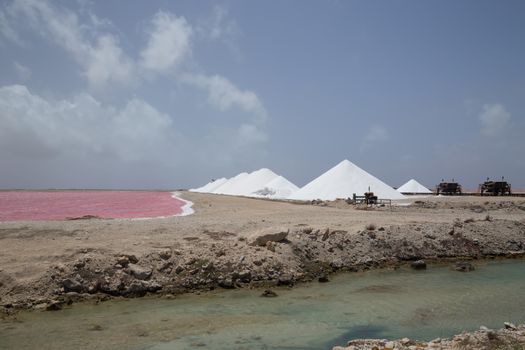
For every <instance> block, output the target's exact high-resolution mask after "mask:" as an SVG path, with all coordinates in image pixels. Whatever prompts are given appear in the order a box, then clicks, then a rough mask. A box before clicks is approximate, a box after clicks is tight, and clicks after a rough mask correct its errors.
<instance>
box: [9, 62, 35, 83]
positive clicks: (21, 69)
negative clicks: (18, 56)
mask: <svg viewBox="0 0 525 350" xmlns="http://www.w3.org/2000/svg"><path fill="white" fill-rule="evenodd" d="M13 66H14V68H15V72H16V75H17V76H18V78H19V79H20V80H28V79H29V78H31V69H29V68H28V67H26V66H24V65H23V64H21V63H19V62H16V61H15V62H14V63H13Z"/></svg>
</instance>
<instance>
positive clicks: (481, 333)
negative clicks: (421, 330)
mask: <svg viewBox="0 0 525 350" xmlns="http://www.w3.org/2000/svg"><path fill="white" fill-rule="evenodd" d="M457 349H470V350H484V349H486V350H489V349H494V350H496V349H499V350H507V349H508V350H521V349H525V325H518V326H516V325H514V324H512V323H509V322H505V324H504V327H503V328H501V329H498V330H493V329H489V328H487V327H485V326H481V327H480V329H479V330H477V331H474V332H463V333H461V334H458V335H455V336H453V337H452V338H446V339H441V338H437V339H433V340H431V341H429V342H425V341H417V340H413V339H409V338H403V339H398V340H387V339H354V340H350V341H349V342H348V343H347V346H335V347H333V348H332V350H457Z"/></svg>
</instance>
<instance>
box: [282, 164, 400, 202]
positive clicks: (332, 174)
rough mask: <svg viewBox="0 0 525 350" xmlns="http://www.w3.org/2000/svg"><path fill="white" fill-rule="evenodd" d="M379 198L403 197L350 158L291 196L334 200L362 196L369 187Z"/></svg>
mask: <svg viewBox="0 0 525 350" xmlns="http://www.w3.org/2000/svg"><path fill="white" fill-rule="evenodd" d="M369 188H370V191H372V192H374V195H376V196H377V197H378V198H384V199H403V198H405V196H403V195H402V194H401V193H399V192H397V191H396V190H394V189H393V188H392V187H391V186H389V185H387V184H385V183H384V182H383V181H381V180H379V179H378V178H376V177H374V176H372V175H371V174H369V173H367V172H366V171H364V170H363V169H361V168H359V167H358V166H357V165H355V164H353V163H352V162H350V161H349V160H343V161H342V162H341V163H339V164H337V165H336V166H335V167H333V168H332V169H330V170H328V171H327V172H326V173H324V174H323V175H321V176H319V177H318V178H316V179H315V180H313V181H311V182H310V183H308V184H307V185H306V186H304V187H303V188H301V189H299V190H298V191H297V192H295V193H293V194H292V195H291V196H290V197H289V198H290V199H298V200H312V199H322V200H334V199H336V198H347V197H352V195H353V194H354V193H355V194H356V195H358V196H362V195H363V194H364V193H365V192H368V189H369Z"/></svg>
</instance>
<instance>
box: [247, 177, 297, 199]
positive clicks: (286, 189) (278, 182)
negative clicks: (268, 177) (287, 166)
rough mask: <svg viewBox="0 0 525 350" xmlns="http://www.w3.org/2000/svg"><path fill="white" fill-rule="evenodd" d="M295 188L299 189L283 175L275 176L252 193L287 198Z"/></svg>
mask: <svg viewBox="0 0 525 350" xmlns="http://www.w3.org/2000/svg"><path fill="white" fill-rule="evenodd" d="M297 190H299V187H297V186H295V185H294V184H293V183H292V182H290V181H289V180H288V179H286V178H285V177H283V176H277V177H276V178H275V179H273V180H272V181H270V182H268V183H267V184H265V185H264V187H263V188H262V189H260V190H258V191H255V192H253V193H252V195H253V196H254V197H266V198H276V199H284V198H288V197H289V196H290V195H291V194H292V193H294V192H295V191H297Z"/></svg>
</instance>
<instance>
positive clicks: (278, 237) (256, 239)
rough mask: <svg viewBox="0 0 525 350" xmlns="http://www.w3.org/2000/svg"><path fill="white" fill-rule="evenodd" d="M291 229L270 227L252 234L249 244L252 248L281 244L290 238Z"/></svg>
mask: <svg viewBox="0 0 525 350" xmlns="http://www.w3.org/2000/svg"><path fill="white" fill-rule="evenodd" d="M289 232H290V230H289V229H287V228H284V227H269V228H265V229H262V230H259V231H256V232H254V233H252V234H251V235H250V236H249V239H248V241H249V243H250V245H252V246H261V247H264V246H266V243H267V242H281V241H283V240H284V239H286V237H287V236H288V233H289Z"/></svg>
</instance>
